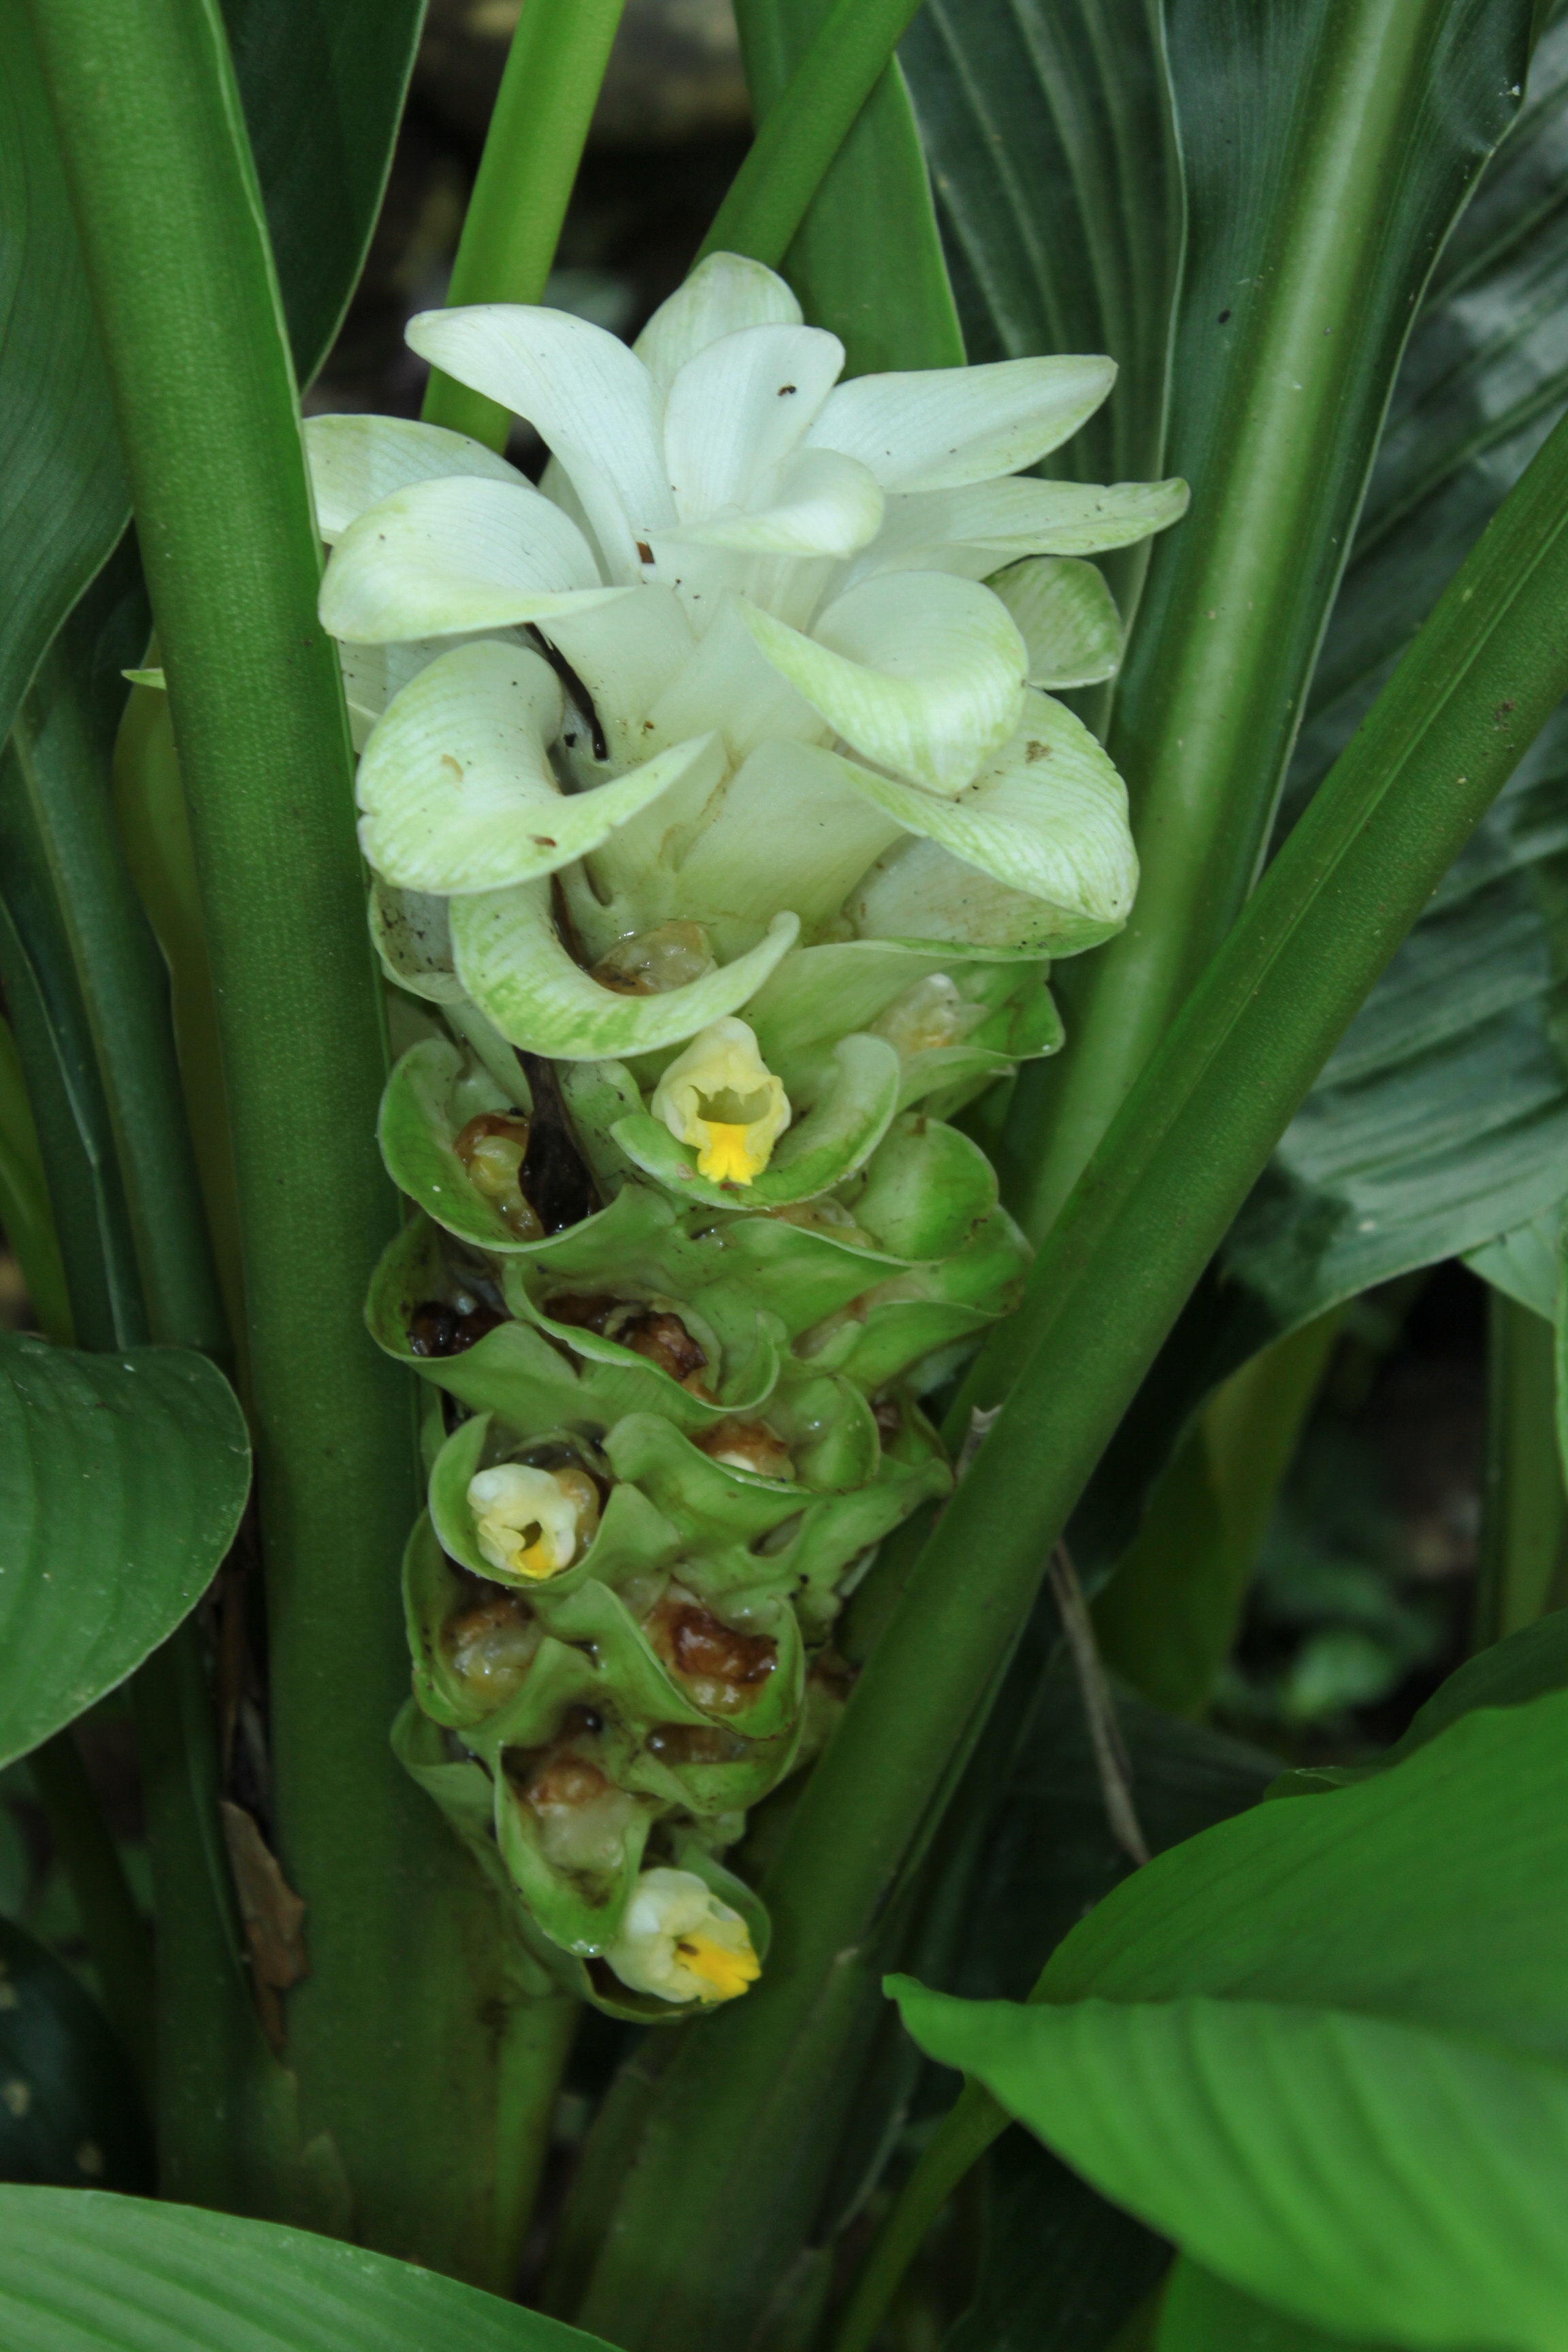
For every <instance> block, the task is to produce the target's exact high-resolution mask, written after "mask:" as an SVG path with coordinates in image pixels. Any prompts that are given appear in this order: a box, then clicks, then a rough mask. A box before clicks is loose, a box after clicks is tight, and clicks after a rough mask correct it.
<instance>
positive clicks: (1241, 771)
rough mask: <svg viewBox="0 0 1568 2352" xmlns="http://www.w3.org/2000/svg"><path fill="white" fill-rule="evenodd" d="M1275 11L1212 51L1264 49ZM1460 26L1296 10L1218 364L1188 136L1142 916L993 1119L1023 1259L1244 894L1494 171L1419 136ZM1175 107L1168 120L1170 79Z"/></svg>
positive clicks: (1147, 661) (1129, 761)
mask: <svg viewBox="0 0 1568 2352" xmlns="http://www.w3.org/2000/svg"><path fill="white" fill-rule="evenodd" d="M1269 13H1270V12H1269V11H1268V9H1267V8H1263V7H1260V8H1258V10H1257V11H1255V12H1252V15H1253V27H1254V28H1253V29H1252V30H1250V31H1248V32H1247V33H1246V34H1244V35H1236V34H1226V33H1218V32H1216V34H1215V38H1217V39H1219V40H1224V39H1237V38H1241V39H1243V40H1244V41H1246V42H1248V43H1255V42H1258V40H1260V39H1261V38H1262V34H1263V29H1264V28H1265V27H1266V21H1267V19H1268V16H1269ZM1274 13H1275V14H1276V15H1278V16H1280V17H1281V18H1283V17H1284V16H1287V15H1288V13H1289V12H1287V11H1284V10H1277V11H1275V12H1274ZM1452 13H1453V12H1452V9H1451V6H1450V5H1449V0H1327V5H1321V6H1320V7H1317V8H1316V9H1314V10H1311V11H1303V12H1302V14H1303V16H1310V17H1312V18H1315V19H1316V31H1315V34H1314V35H1313V36H1312V37H1310V40H1309V41H1308V43H1307V47H1306V52H1305V55H1304V57H1303V58H1302V59H1301V78H1300V89H1299V90H1298V91H1297V93H1296V95H1295V96H1294V98H1293V100H1292V106H1291V110H1290V119H1289V137H1290V141H1291V152H1290V154H1289V157H1288V158H1287V159H1284V160H1282V161H1281V163H1280V164H1279V168H1278V172H1277V173H1276V175H1275V177H1274V179H1273V182H1272V184H1270V185H1269V186H1268V188H1267V189H1265V190H1261V191H1260V195H1259V201H1260V203H1263V204H1264V205H1272V206H1273V215H1272V217H1271V218H1268V217H1267V216H1266V228H1265V232H1264V234H1263V235H1262V236H1260V237H1258V238H1257V240H1256V242H1255V244H1254V246H1252V247H1249V248H1248V251H1249V256H1250V257H1249V259H1248V261H1247V262H1246V263H1243V264H1241V265H1240V266H1241V267H1244V268H1249V269H1252V270H1256V271H1257V272H1258V275H1257V276H1256V278H1254V279H1253V281H1252V283H1253V285H1254V286H1255V288H1256V289H1257V290H1256V292H1254V293H1251V294H1249V295H1247V297H1246V298H1245V299H1244V297H1243V295H1242V293H1241V292H1239V291H1235V290H1234V289H1232V287H1231V285H1230V283H1229V281H1226V286H1225V290H1224V291H1223V292H1220V293H1217V294H1216V295H1215V305H1216V306H1217V304H1219V303H1221V302H1223V303H1224V304H1225V305H1226V309H1225V312H1224V320H1222V321H1221V322H1220V323H1221V324H1222V325H1224V330H1225V331H1224V336H1223V338H1221V341H1223V343H1224V344H1225V347H1226V350H1225V357H1224V360H1223V362H1216V361H1215V356H1214V354H1215V338H1216V336H1217V335H1218V334H1219V327H1218V326H1216V316H1217V308H1211V307H1210V305H1209V303H1208V300H1207V295H1208V293H1209V292H1210V291H1211V290H1212V288H1213V280H1212V278H1210V277H1208V276H1205V261H1206V259H1207V257H1208V256H1209V255H1210V254H1211V253H1214V252H1215V251H1223V250H1225V249H1226V239H1227V237H1229V236H1230V235H1231V234H1232V229H1231V222H1230V220H1229V218H1228V217H1226V216H1224V215H1222V214H1221V213H1220V211H1219V209H1218V207H1219V205H1220V203H1221V202H1222V200H1223V201H1233V183H1234V171H1233V166H1232V163H1231V162H1230V161H1229V159H1228V155H1227V156H1226V160H1225V162H1224V164H1223V169H1221V170H1220V171H1218V172H1217V173H1216V171H1215V168H1214V166H1213V164H1212V163H1207V165H1206V168H1205V159H1206V158H1208V157H1209V155H1210V153H1211V150H1210V148H1209V145H1208V143H1207V140H1206V138H1205V132H1206V131H1208V125H1207V124H1206V123H1205V121H1201V120H1200V121H1193V122H1188V123H1187V124H1185V125H1184V144H1185V145H1186V147H1187V148H1188V150H1189V151H1190V152H1189V153H1188V156H1187V178H1188V195H1189V205H1190V207H1191V223H1190V231H1189V254H1188V265H1187V267H1188V277H1189V284H1190V286H1191V288H1192V289H1194V290H1192V291H1190V292H1189V294H1188V297H1187V299H1186V302H1185V305H1184V310H1183V312H1182V315H1181V318H1180V320H1179V324H1178V330H1177V333H1176V337H1175V341H1174V342H1173V357H1172V385H1173V404H1172V415H1171V426H1170V434H1169V437H1168V441H1167V446H1166V463H1167V465H1168V467H1170V468H1171V470H1172V471H1173V472H1176V473H1181V474H1184V475H1186V476H1187V477H1188V478H1190V479H1191V481H1192V484H1193V493H1194V495H1193V506H1192V510H1191V512H1190V514H1189V516H1188V517H1187V520H1185V521H1184V523H1183V524H1182V526H1181V528H1180V529H1179V530H1173V531H1172V532H1170V533H1169V534H1167V536H1166V537H1165V538H1164V539H1163V540H1162V541H1158V542H1156V544H1155V546H1154V549H1153V551H1152V555H1151V558H1150V563H1149V571H1148V577H1147V581H1146V584H1145V587H1144V590H1143V595H1142V603H1141V604H1140V607H1139V618H1138V627H1137V630H1136V632H1135V633H1134V635H1133V639H1132V643H1131V648H1130V651H1129V655H1128V659H1127V663H1126V667H1125V668H1124V670H1123V672H1122V674H1121V678H1120V679H1119V681H1118V683H1117V686H1116V689H1115V696H1114V701H1113V706H1112V717H1111V723H1110V736H1109V746H1108V747H1109V749H1110V754H1111V757H1112V758H1113V759H1114V760H1115V761H1116V764H1117V766H1118V767H1119V769H1120V770H1121V773H1122V775H1123V776H1124V777H1125V779H1126V782H1127V786H1128V790H1129V793H1130V794H1131V802H1132V809H1133V823H1134V831H1135V833H1136V835H1137V839H1138V848H1139V856H1140V858H1141V860H1142V879H1141V882H1140V886H1139V891H1138V903H1137V907H1136V908H1135V910H1134V912H1133V915H1132V919H1131V922H1130V923H1129V925H1128V928H1127V929H1126V930H1125V931H1124V932H1123V933H1122V934H1121V937H1120V938H1119V939H1117V940H1113V941H1111V942H1110V944H1109V945H1108V946H1107V947H1106V948H1104V949H1102V950H1100V952H1098V953H1097V954H1095V955H1093V956H1091V957H1089V958H1087V959H1085V960H1084V961H1082V962H1081V963H1070V964H1068V965H1067V966H1065V967H1063V968H1061V971H1060V974H1059V979H1060V986H1061V996H1062V1003H1063V1010H1064V1013H1065V1016H1066V1018H1067V1022H1068V1034H1069V1035H1070V1036H1071V1039H1072V1047H1071V1050H1070V1052H1068V1053H1066V1054H1064V1055H1061V1056H1060V1057H1059V1059H1058V1060H1056V1061H1052V1062H1048V1063H1038V1064H1035V1065H1032V1066H1030V1067H1029V1068H1027V1069H1026V1071H1025V1072H1024V1073H1023V1074H1022V1076H1021V1078H1020V1081H1019V1087H1018V1091H1017V1096H1016V1102H1015V1106H1014V1109H1013V1112H1012V1114H1011V1117H1010V1120H1009V1128H1008V1139H1007V1141H1008V1150H1007V1155H1006V1158H1005V1163H1004V1175H1005V1190H1006V1193H1007V1197H1008V1199H1009V1202H1010V1205H1011V1206H1012V1207H1013V1209H1014V1211H1015V1213H1016V1214H1017V1215H1018V1217H1019V1219H1020V1221H1021V1222H1022V1223H1023V1224H1024V1226H1025V1229H1026V1232H1027V1233H1028V1234H1029V1236H1030V1238H1031V1239H1032V1240H1033V1241H1035V1242H1036V1243H1038V1241H1039V1240H1040V1239H1041V1237H1042V1236H1043V1235H1044V1234H1046V1233H1047V1231H1048V1229H1049V1227H1050V1225H1051V1223H1052V1221H1053V1219H1054V1218H1055V1217H1056V1215H1057V1214H1058V1212H1059V1210H1060V1208H1061V1205H1062V1203H1063V1202H1064V1201H1065V1200H1066V1198H1067V1196H1068V1192H1070V1190H1071V1188H1072V1185H1073V1183H1074V1181H1075V1180H1076V1179H1077V1177H1078V1175H1079V1171H1080V1170H1081V1169H1082V1168H1083V1167H1084V1165H1085V1164H1086V1162H1087V1161H1088V1160H1089V1155H1090V1154H1091V1152H1092V1151H1093V1150H1094V1149H1095V1147H1096V1145H1097V1144H1098V1143H1099V1141H1100V1137H1101V1136H1102V1135H1103V1134H1104V1133H1105V1130H1106V1129H1107V1128H1108V1127H1109V1125H1110V1121H1111V1119H1112V1118H1113V1117H1114V1116H1115V1114H1116V1112H1117V1110H1118V1108H1120V1106H1121V1103H1122V1102H1123V1100H1124V1099H1125V1098H1126V1096H1127V1094H1128V1091H1129V1089H1130V1088H1131V1086H1132V1083H1133V1081H1134V1080H1135V1078H1136V1077H1137V1076H1138V1073H1139V1071H1140V1069H1141V1068H1142V1066H1143V1064H1144V1063H1145V1061H1146V1060H1147V1059H1148V1057H1149V1055H1150V1054H1151V1053H1152V1051H1153V1050H1154V1048H1155V1046H1156V1045H1158V1043H1159V1041H1160V1040H1161V1038H1162V1037H1163V1035H1164V1034H1165V1033H1166V1031H1167V1030H1168V1028H1169V1027H1170V1024H1171V1022H1172V1020H1173V1017H1174V1015H1175V1013H1177V1011H1178V1010H1179V1008H1180V1006H1181V1005H1182V1003H1183V1002H1184V999H1185V998H1186V996H1187V994H1188V992H1189V991H1190V990H1191V989H1192V987H1193V986H1194V982H1196V980H1197V978H1198V976H1199V975H1200V973H1201V972H1202V971H1204V969H1205V965H1206V964H1207V962H1208V960H1209V958H1210V957H1211V956H1212V955H1213V954H1214V952H1215V950H1216V948H1217V947H1218V945H1219V943H1220V941H1221V940H1223V938H1224V937H1225V935H1226V929H1227V927H1228V926H1229V924H1230V923H1231V921H1232V920H1233V919H1234V917H1235V916H1236V913H1237V909H1238V908H1240V907H1241V905H1242V904H1243V902H1244V900H1245V898H1246V897H1247V893H1248V891H1249V890H1250V889H1251V888H1252V887H1253V885H1254V883H1255V882H1256V880H1257V877H1258V866H1259V863H1260V860H1261V858H1262V856H1263V854H1264V851H1265V849H1266V846H1267V844H1268V833H1269V828H1270V825H1271V824H1272V822H1273V815H1274V809H1275V804H1276V802H1277V799H1278V795H1279V786H1280V782H1281V779H1282V777H1283V774H1284V770H1285V763H1286V761H1287V760H1288V758H1289V752H1290V748H1291V745H1292V743H1293V741H1294V740H1295V736H1296V731H1297V728H1298V726H1299V724H1300V717H1301V712H1302V708H1303V705H1304V701H1305V697H1306V692H1307V688H1308V685H1309V682H1310V677H1311V674H1312V667H1313V664H1314V662H1315V661H1316V658H1317V652H1318V646H1319V643H1320V640H1321V634H1322V629H1323V626H1324V624H1325V622H1326V619H1327V616H1328V613H1329V610H1330V607H1331V604H1332V602H1333V597H1334V592H1335V588H1336V586H1337V583H1338V581H1339V578H1340V574H1341V572H1342V568H1343V565H1344V561H1345V557H1346V554H1347V552H1348V550H1349V547H1350V542H1351V537H1352V531H1353V528H1354V523H1355V517H1356V513H1357V511H1358V509H1359V508H1360V505H1361V500H1362V496H1363V489H1364V486H1365V482H1366V478H1367V474H1368V472H1369V470H1370V467H1371V465H1372V460H1373V453H1374V451H1375V448H1376V446H1377V438H1378V433H1379V430H1380V428H1381V425H1382V420H1383V415H1384V408H1385V405H1386V403H1387V399H1388V394H1389V389H1390V387H1391V385H1392V383H1393V381H1394V373H1395V370H1396V368H1397V365H1398V362H1399V357H1400V353H1401V352H1402V350H1403V348H1404V343H1405V337H1406V335H1407V333H1408V331H1409V327H1410V322H1411V320H1413V318H1414V317H1415V304H1416V297H1417V295H1418V293H1419V291H1420V289H1421V288H1422V286H1423V285H1424V284H1425V282H1426V277H1427V274H1428V273H1429V271H1430V268H1431V266H1432V263H1433V261H1434V259H1435V258H1436V254H1437V252H1438V250H1439V248H1440V246H1441V243H1442V239H1443V235H1444V234H1445V232H1446V230H1447V225H1448V223H1449V221H1450V220H1451V219H1452V218H1453V216H1454V215H1455V214H1456V213H1457V211H1458V208H1459V206H1460V205H1461V204H1462V203H1463V201H1464V199H1465V197H1466V195H1467V194H1468V191H1469V188H1470V186H1471V185H1472V184H1473V182H1474V178H1475V175H1476V173H1478V172H1479V168H1480V166H1481V164H1482V163H1483V162H1484V160H1485V152H1486V148H1485V140H1484V134H1483V135H1477V134H1476V132H1475V131H1474V130H1473V129H1471V127H1470V126H1468V125H1467V126H1466V127H1467V130H1468V131H1469V136H1468V139H1466V140H1463V141H1457V140H1454V139H1453V138H1452V135H1451V134H1450V133H1448V132H1447V129H1446V127H1443V126H1441V125H1439V127H1438V128H1436V130H1435V129H1434V127H1433V124H1432V119H1431V118H1432V114H1433V111H1434V110H1435V108H1436V107H1438V106H1441V105H1442V104H1443V103H1444V101H1445V93H1444V92H1443V91H1442V90H1441V89H1439V88H1438V87H1437V79H1438V77H1439V76H1440V75H1441V73H1442V72H1443V71H1444V69H1445V68H1444V42H1445V40H1446V38H1447V32H1446V29H1445V28H1446V27H1447V26H1448V25H1449V23H1450V20H1451V18H1452ZM1521 46H1522V45H1521ZM1207 62H1208V63H1209V65H1210V69H1212V67H1213V61H1212V60H1208V61H1207ZM1255 62H1256V61H1255ZM1522 63H1523V60H1522V55H1521V79H1522ZM1204 67H1205V58H1204V57H1203V56H1202V55H1200V56H1199V57H1198V58H1197V60H1196V64H1195V66H1194V84H1195V85H1196V86H1195V87H1194V89H1193V91H1192V108H1193V111H1194V112H1196V111H1198V110H1200V109H1201V108H1202V107H1203V106H1204V105H1205V103H1206V102H1207V92H1206V90H1205V89H1203V86H1202V83H1201V79H1199V77H1200V76H1201V73H1202V71H1203V69H1204ZM1177 88H1178V101H1179V100H1180V97H1181V93H1182V84H1181V77H1180V74H1179V73H1178V76H1177ZM1493 135H1495V133H1494V134H1493ZM1427 152H1430V153H1431V154H1432V156H1433V158H1434V161H1433V163H1432V164H1431V166H1430V167H1429V168H1430V172H1431V176H1432V180H1433V182H1434V183H1435V184H1436V193H1435V194H1430V195H1429V196H1428V199H1427V202H1426V205H1424V206H1421V207H1419V208H1417V207H1414V206H1413V205H1411V203H1410V200H1409V199H1408V198H1405V197H1403V196H1402V197H1401V198H1400V199H1399V200H1398V201H1397V203H1396V202H1395V201H1394V200H1392V199H1391V196H1390V189H1391V187H1392V186H1394V185H1396V184H1398V183H1399V181H1400V177H1401V174H1402V173H1404V172H1405V171H1407V170H1408V169H1411V168H1413V167H1412V166H1411V164H1410V162H1409V159H1410V158H1411V157H1412V156H1413V155H1415V156H1421V155H1424V154H1426V153H1427ZM1440 163H1441V169H1440V168H1439V164H1440ZM1423 168H1427V167H1426V166H1423ZM1233 299H1234V301H1235V302H1236V304H1237V315H1236V317H1235V319H1234V320H1232V315H1231V310H1230V308H1229V305H1230V304H1231V302H1232V301H1233Z"/></svg>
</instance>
